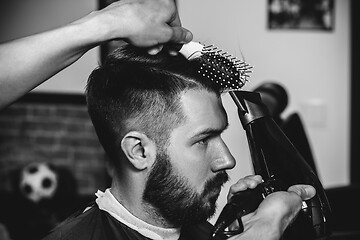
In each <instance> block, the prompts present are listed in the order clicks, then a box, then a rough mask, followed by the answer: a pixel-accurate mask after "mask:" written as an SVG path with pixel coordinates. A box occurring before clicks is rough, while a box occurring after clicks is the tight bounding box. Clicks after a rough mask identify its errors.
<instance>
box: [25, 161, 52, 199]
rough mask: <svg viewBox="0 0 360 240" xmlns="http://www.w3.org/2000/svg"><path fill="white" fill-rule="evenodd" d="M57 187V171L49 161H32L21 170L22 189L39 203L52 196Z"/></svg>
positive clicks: (26, 196) (27, 196)
mask: <svg viewBox="0 0 360 240" xmlns="http://www.w3.org/2000/svg"><path fill="white" fill-rule="evenodd" d="M57 187H58V176H57V173H56V172H55V171H54V170H52V169H51V167H50V166H49V164H47V163H44V162H37V163H30V164H29V165H27V166H25V167H24V168H23V169H22V171H21V176H20V191H21V193H22V194H23V195H24V197H25V198H27V199H29V200H30V201H32V202H35V203H39V202H40V201H41V200H44V199H50V198H52V197H53V196H54V194H55V192H56V190H57Z"/></svg>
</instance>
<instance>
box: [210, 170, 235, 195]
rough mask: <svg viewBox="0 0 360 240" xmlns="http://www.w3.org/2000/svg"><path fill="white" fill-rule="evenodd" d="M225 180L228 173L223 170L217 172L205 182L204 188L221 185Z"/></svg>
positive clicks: (227, 177) (227, 178) (227, 179)
mask: <svg viewBox="0 0 360 240" xmlns="http://www.w3.org/2000/svg"><path fill="white" fill-rule="evenodd" d="M227 181H229V175H228V174H227V172H225V171H221V172H219V173H217V174H216V175H215V176H214V177H213V178H212V179H210V180H208V181H207V182H206V184H205V189H206V190H208V191H211V189H214V188H220V187H222V186H223V185H224V184H225V183H226V182H227Z"/></svg>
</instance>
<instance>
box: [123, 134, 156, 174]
mask: <svg viewBox="0 0 360 240" xmlns="http://www.w3.org/2000/svg"><path fill="white" fill-rule="evenodd" d="M121 149H122V151H123V152H124V154H125V155H126V157H127V158H128V160H129V162H130V163H131V164H132V165H133V166H134V167H135V168H136V169H138V170H144V169H146V168H148V167H151V166H152V164H153V163H154V161H155V158H156V145H155V143H154V141H153V140H151V139H150V138H149V137H148V136H147V135H145V134H144V133H140V132H137V131H131V132H128V133H127V134H126V135H125V136H124V137H123V139H122V140H121Z"/></svg>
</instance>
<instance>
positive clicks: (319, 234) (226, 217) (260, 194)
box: [211, 91, 331, 240]
mask: <svg viewBox="0 0 360 240" xmlns="http://www.w3.org/2000/svg"><path fill="white" fill-rule="evenodd" d="M229 93H230V95H231V97H232V99H233V100H234V101H235V103H236V105H237V107H238V114H239V118H240V121H241V123H242V126H243V128H244V130H245V132H246V136H247V139H248V144H249V148H250V154H251V159H252V163H253V167H254V172H255V174H258V175H261V176H262V178H263V180H264V182H263V183H262V184H259V185H258V186H257V187H256V188H255V189H248V190H246V191H243V192H239V193H238V194H236V195H234V196H233V197H232V198H231V199H230V201H229V202H228V204H227V205H226V206H225V207H224V209H223V210H222V212H221V214H220V215H219V218H218V219H217V221H216V223H215V226H214V230H213V232H212V236H211V238H215V237H217V236H220V235H222V236H223V237H224V236H225V237H229V236H232V235H235V234H238V233H240V232H242V231H243V229H241V220H240V221H239V223H240V229H239V230H237V231H225V229H226V228H227V227H228V226H229V225H230V224H231V223H232V222H234V221H235V220H236V219H240V218H241V216H243V215H245V214H247V213H249V212H252V211H254V210H256V208H257V207H258V205H259V204H260V203H261V201H262V200H263V199H264V198H265V197H266V196H267V195H269V194H271V193H272V192H275V191H280V190H283V191H286V190H287V189H288V188H289V187H290V186H291V185H294V184H309V185H312V186H313V187H314V188H315V189H316V195H315V196H314V197H313V198H311V199H309V200H307V201H304V203H303V207H302V209H301V210H300V212H299V214H298V216H297V218H296V219H295V221H294V222H293V223H292V224H291V225H290V226H289V227H288V228H287V229H286V230H285V232H284V234H283V237H282V239H289V240H290V239H291V240H294V239H295V240H297V239H299V240H300V239H301V240H304V239H306V240H311V239H327V238H328V237H329V236H330V234H331V209H330V205H329V202H328V200H327V197H326V195H325V191H324V189H323V187H322V184H321V182H320V181H319V179H318V177H317V176H316V174H315V173H314V171H313V170H312V169H311V167H310V166H309V165H308V164H307V163H306V161H305V160H304V158H303V157H302V156H301V155H300V153H299V152H298V151H297V150H296V148H295V147H294V145H293V144H292V143H291V142H290V140H289V139H288V138H287V137H286V135H285V134H284V133H283V132H282V130H281V129H280V127H279V126H278V125H277V124H276V123H275V122H274V120H273V119H272V117H271V116H270V115H269V113H268V109H267V107H266V105H265V104H264V103H263V102H262V101H261V97H260V94H259V93H255V92H247V91H232V92H229Z"/></svg>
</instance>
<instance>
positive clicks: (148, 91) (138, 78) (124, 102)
mask: <svg viewBox="0 0 360 240" xmlns="http://www.w3.org/2000/svg"><path fill="white" fill-rule="evenodd" d="M200 66H201V59H200V58H199V59H196V60H192V61H188V60H187V59H185V58H184V57H183V56H182V55H180V54H178V55H177V56H170V55H169V54H168V52H167V51H166V50H165V51H162V52H160V53H159V54H157V55H149V54H147V52H146V50H145V49H141V48H136V47H133V46H131V45H128V44H126V45H124V46H122V47H120V48H119V49H117V50H115V51H114V52H113V53H112V54H110V55H109V56H108V57H107V59H106V61H105V62H104V64H103V65H101V66H99V67H98V68H96V69H95V70H94V71H93V72H92V73H91V75H90V76H89V79H88V82H87V87H86V99H87V105H88V112H89V115H90V118H91V120H92V122H93V125H94V127H95V130H96V133H97V135H98V138H99V141H100V143H101V144H102V146H103V147H104V149H105V151H106V152H107V154H108V155H109V157H110V159H111V160H112V161H113V163H115V164H116V156H117V152H118V151H119V149H120V142H121V140H122V138H123V137H124V135H125V134H126V133H127V132H129V131H139V132H142V133H144V134H146V135H147V136H148V137H149V138H150V139H152V140H153V141H154V142H155V143H156V145H157V146H159V147H160V146H162V147H164V146H166V145H167V140H168V138H169V135H170V132H171V130H172V129H174V128H176V127H177V126H180V125H181V124H182V123H183V122H184V120H185V116H184V113H183V111H182V108H181V103H180V97H181V93H183V92H184V91H186V90H189V89H205V90H207V91H211V92H214V93H216V94H217V95H220V89H219V87H218V86H217V85H216V84H214V83H213V82H212V81H210V80H209V79H207V78H205V77H202V76H201V75H200V74H198V69H199V68H200Z"/></svg>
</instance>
